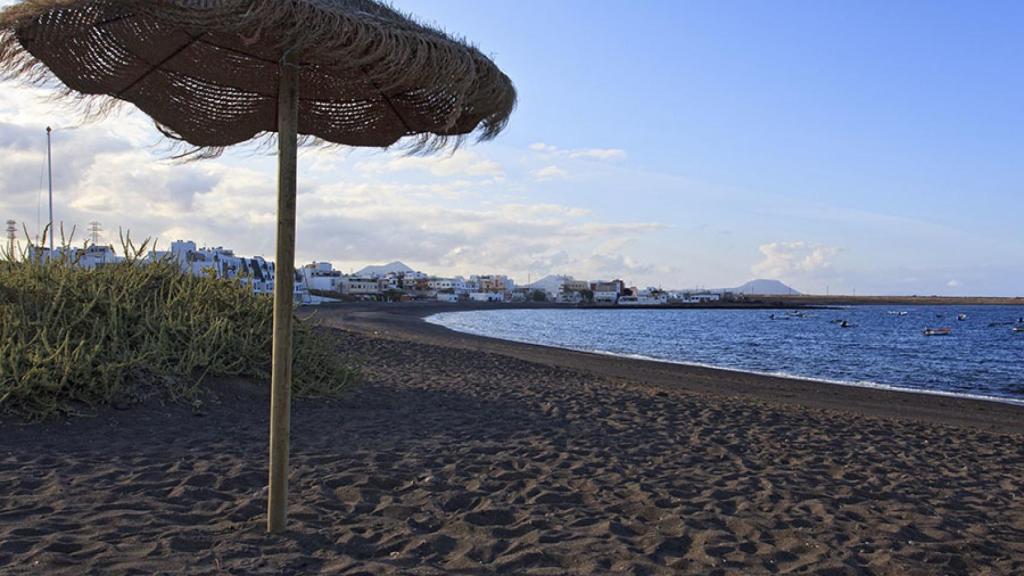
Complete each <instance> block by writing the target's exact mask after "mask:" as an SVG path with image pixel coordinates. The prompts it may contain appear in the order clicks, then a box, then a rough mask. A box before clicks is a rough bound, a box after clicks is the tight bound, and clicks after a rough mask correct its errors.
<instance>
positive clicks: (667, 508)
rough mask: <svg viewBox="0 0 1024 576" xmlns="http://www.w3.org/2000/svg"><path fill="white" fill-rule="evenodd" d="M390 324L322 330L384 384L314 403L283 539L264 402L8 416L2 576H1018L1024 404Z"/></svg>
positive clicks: (247, 395) (260, 391) (304, 417)
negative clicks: (826, 384) (848, 385)
mask: <svg viewBox="0 0 1024 576" xmlns="http://www.w3.org/2000/svg"><path fill="white" fill-rule="evenodd" d="M381 308H382V307H380V306H376V307H375V306H366V307H362V308H361V307H359V306H349V307H340V308H337V309H334V310H331V309H323V310H320V311H318V312H317V316H318V317H320V318H321V319H323V320H324V321H325V322H327V323H329V324H333V325H334V326H336V327H337V329H336V331H335V332H334V333H333V336H334V338H335V341H336V343H337V345H338V346H340V347H341V348H343V349H344V350H346V351H348V352H349V353H352V354H355V355H357V356H359V357H361V358H363V360H364V365H365V373H366V374H365V378H366V383H365V384H364V385H363V386H361V387H358V388H357V389H356V390H355V391H353V392H352V393H351V394H350V395H349V396H347V397H345V398H342V399H338V400H330V401H323V400H316V401H314V400H306V401H302V400H300V401H297V402H296V403H295V406H294V409H295V413H296V415H297V416H299V417H297V418H296V419H295V434H294V439H295V445H294V452H293V462H294V468H293V472H292V478H291V482H292V486H293V487H294V491H293V493H292V494H293V497H292V500H291V502H290V505H291V509H292V511H293V515H292V518H293V522H292V523H291V524H290V525H289V530H288V531H287V532H286V533H285V534H282V535H279V536H270V535H267V534H266V533H265V531H264V529H263V528H264V527H263V515H264V514H265V498H264V497H263V496H262V495H261V487H262V486H263V484H264V482H265V465H266V462H265V458H266V454H265V450H264V448H265V446H264V442H265V433H266V426H267V413H266V412H267V411H266V394H267V391H266V388H265V387H253V386H251V385H250V383H248V382H244V381H234V380H218V381H217V382H215V383H213V384H212V385H211V390H212V392H211V393H210V395H209V396H207V397H206V402H204V405H203V409H202V411H201V412H199V413H196V412H194V411H193V409H192V408H191V407H189V406H183V405H180V404H175V403H166V404H165V403H160V402H158V401H157V400H156V399H151V401H150V402H149V403H148V404H146V405H143V406H139V407H135V408H133V409H131V410H127V411H117V410H110V411H107V412H101V413H100V414H99V415H98V416H97V417H94V418H77V419H71V420H67V421H63V420H61V421H49V422H46V423H41V424H28V425H26V424H24V423H22V422H19V421H13V420H7V421H4V422H3V423H2V424H0V434H2V436H3V438H4V444H3V448H2V450H0V484H2V485H4V486H5V487H6V489H5V490H4V491H3V492H2V493H0V510H2V512H0V572H2V573H5V574H40V573H45V574H83V573H85V574H152V573H173V574H179V573H184V574H787V573H807V574H851V575H852V574H892V575H897V574H899V575H907V574H910V575H914V574H919V575H925V574H1018V573H1021V572H1024V544H1022V542H1024V494H1022V488H1024V486H1022V477H1021V473H1020V470H1021V469H1022V466H1024V448H1022V446H1024V442H1022V440H1024V436H1022V434H1021V432H1022V425H1021V424H1020V422H1021V421H1022V419H1021V418H1020V416H1021V410H1020V409H1019V408H1016V407H1013V406H1004V405H996V404H991V403H972V402H969V401H959V400H954V399H941V398H938V399H937V398H926V399H924V400H922V403H921V404H920V406H921V408H920V409H918V410H916V411H915V410H913V409H909V408H908V409H906V410H903V412H902V413H897V412H894V411H890V412H886V411H885V410H883V409H881V408H877V409H876V408H872V406H873V405H888V406H897V408H896V409H894V410H897V411H898V405H899V402H898V401H895V400H893V398H894V396H891V395H888V396H887V395H885V394H884V393H883V392H882V391H875V390H858V389H849V390H847V389H845V388H843V389H841V390H840V391H837V392H835V394H837V395H838V396H833V395H828V394H823V395H820V396H817V397H816V396H815V395H814V394H809V393H803V394H801V393H799V392H800V390H801V389H800V388H798V387H797V386H808V385H811V383H807V382H804V383H800V382H796V381H794V382H792V383H790V384H788V385H787V384H785V382H781V381H780V382H775V381H773V380H772V379H765V378H763V377H754V376H749V375H747V376H743V378H747V380H743V381H742V382H740V380H737V378H741V376H738V375H730V374H729V373H724V372H721V371H704V372H701V371H694V370H689V371H687V369H686V367H675V368H673V370H676V371H675V372H673V374H675V376H674V377H673V378H671V379H668V378H667V376H666V377H665V378H666V379H662V378H661V377H659V376H657V374H659V373H660V372H659V370H661V368H660V367H659V366H658V365H656V363H650V362H641V361H631V360H625V359H604V360H602V359H599V358H597V357H595V356H593V355H585V354H580V353H572V352H567V351H562V350H553V349H547V348H541V347H536V346H527V345H518V344H511V343H497V342H495V341H491V340H488V339H485V338H478V337H470V336H465V335H459V334H455V333H451V332H449V331H446V330H444V329H442V328H439V327H437V326H430V325H427V324H425V323H422V322H421V321H420V320H419V319H418V316H421V315H423V314H425V313H427V311H424V310H422V309H415V308H414V307H410V308H402V307H395V308H384V310H385V311H381ZM588 358H589V360H588V361H586V362H582V361H581V360H580V359H588ZM612 361H614V362H616V363H617V364H615V365H614V366H619V367H620V368H615V367H614V366H613V365H612V364H610V362H612ZM630 374H632V375H633V376H630ZM666 374H667V373H666ZM716 381H717V382H719V383H720V385H721V386H720V388H719V390H718V391H717V392H716V391H715V390H714V385H715V382H716ZM741 383H742V384H744V385H745V387H746V389H748V390H752V391H751V392H749V393H747V394H742V393H738V392H736V390H738V389H740V388H741V386H740V384H741ZM787 386H790V387H788V388H787ZM835 388H842V387H835ZM765 391H769V392H770V393H767V392H765ZM844 395H848V396H845V397H846V398H847V399H848V400H849V403H848V406H847V407H846V408H842V407H840V406H838V405H831V404H829V402H833V401H834V399H836V398H839V399H842V398H844ZM909 396H911V397H912V398H911V400H912V399H913V398H915V397H918V395H909ZM830 399H832V400H830ZM940 402H942V403H945V404H940ZM872 403H874V404H872ZM979 405H980V406H982V407H985V408H986V409H985V410H982V408H979ZM979 410H982V412H988V414H989V416H990V417H989V418H988V419H987V420H986V419H984V418H981V417H977V414H980V413H981V412H979ZM944 419H945V421H943V420H944Z"/></svg>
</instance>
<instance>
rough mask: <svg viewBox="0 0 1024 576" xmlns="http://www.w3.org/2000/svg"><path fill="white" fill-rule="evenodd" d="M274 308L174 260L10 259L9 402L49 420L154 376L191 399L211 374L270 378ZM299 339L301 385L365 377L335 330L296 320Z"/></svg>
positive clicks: (16, 410) (4, 275)
mask: <svg viewBox="0 0 1024 576" xmlns="http://www.w3.org/2000/svg"><path fill="white" fill-rule="evenodd" d="M129 246H130V244H128V245H126V248H128V247H129ZM130 252H131V251H130ZM141 252H142V249H139V250H134V253H135V254H140V253H141ZM8 256H10V255H8ZM272 309H273V302H272V299H271V298H270V297H268V296H257V295H255V294H253V292H252V290H251V289H250V288H249V287H247V286H246V285H244V284H243V283H242V282H241V281H226V280H220V279H215V278H209V277H194V276H191V275H187V274H184V273H182V272H181V270H180V269H179V268H178V266H177V265H176V264H174V263H171V262H152V263H145V264H141V263H139V262H138V261H137V259H136V258H128V259H127V260H126V261H125V262H123V263H119V264H114V265H108V266H101V267H98V268H96V269H94V270H84V269H81V268H79V267H76V266H72V265H70V264H69V263H67V262H61V261H58V260H53V261H49V262H33V261H30V260H27V259H25V258H20V259H16V258H10V257H8V259H6V260H0V413H8V414H15V415H19V416H21V417H24V418H27V419H34V420H38V419H43V418H47V417H51V416H54V415H57V414H68V413H75V412H79V411H81V407H83V406H84V407H95V406H99V405H104V404H120V403H130V402H133V401H135V400H136V399H138V398H139V397H140V396H141V395H142V394H143V393H144V391H145V390H148V389H151V388H152V387H153V386H154V385H156V386H157V387H158V388H159V389H160V390H162V391H164V392H166V393H168V394H169V395H170V396H171V397H173V398H177V399H184V400H190V399H194V398H195V397H196V394H197V393H198V392H199V387H200V386H201V383H202V381H203V379H204V378H205V377H207V376H246V377H252V378H254V379H259V380H263V381H265V379H267V378H268V375H269V372H270V351H271V339H272V336H271V327H272ZM294 340H295V341H294V351H295V352H294V363H293V391H294V393H295V394H296V395H298V396H325V395H337V394H338V393H340V392H341V391H343V390H344V389H345V388H347V387H349V386H351V385H352V384H353V383H354V382H355V381H356V379H357V378H358V375H359V371H358V368H356V367H355V366H354V365H353V364H352V363H351V362H350V361H348V360H346V359H345V358H344V357H342V356H341V355H340V354H339V353H338V351H337V350H336V349H335V346H334V345H333V343H332V342H331V339H330V336H329V334H328V333H327V332H326V331H324V330H320V329H317V328H316V327H314V326H311V325H309V324H308V323H304V322H300V321H298V320H296V324H295V338H294Z"/></svg>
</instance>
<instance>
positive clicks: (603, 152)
mask: <svg viewBox="0 0 1024 576" xmlns="http://www.w3.org/2000/svg"><path fill="white" fill-rule="evenodd" d="M569 157H570V158H596V159H598V160H622V159H623V158H625V157H626V151H625V150H623V149H621V148H585V149H583V150H572V151H570V152H569Z"/></svg>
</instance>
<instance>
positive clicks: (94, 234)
mask: <svg viewBox="0 0 1024 576" xmlns="http://www.w3.org/2000/svg"><path fill="white" fill-rule="evenodd" d="M100 232H103V224H100V223H99V222H96V221H93V222H89V237H90V238H91V239H92V245H93V246H99V244H100Z"/></svg>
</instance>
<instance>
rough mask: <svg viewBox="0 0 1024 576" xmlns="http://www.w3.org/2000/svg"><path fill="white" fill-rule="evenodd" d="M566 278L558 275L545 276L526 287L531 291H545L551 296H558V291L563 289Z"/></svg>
mask: <svg viewBox="0 0 1024 576" xmlns="http://www.w3.org/2000/svg"><path fill="white" fill-rule="evenodd" d="M565 280H566V277H565V276H559V275H557V274H551V275H549V276H545V277H543V278H541V279H540V280H537V281H536V282H534V283H532V284H527V285H526V287H527V288H529V289H530V290H543V291H545V292H548V293H550V294H558V291H559V290H560V289H561V288H562V284H563V283H564V282H565Z"/></svg>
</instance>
